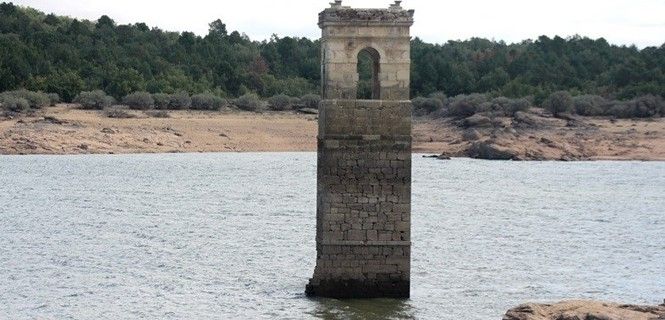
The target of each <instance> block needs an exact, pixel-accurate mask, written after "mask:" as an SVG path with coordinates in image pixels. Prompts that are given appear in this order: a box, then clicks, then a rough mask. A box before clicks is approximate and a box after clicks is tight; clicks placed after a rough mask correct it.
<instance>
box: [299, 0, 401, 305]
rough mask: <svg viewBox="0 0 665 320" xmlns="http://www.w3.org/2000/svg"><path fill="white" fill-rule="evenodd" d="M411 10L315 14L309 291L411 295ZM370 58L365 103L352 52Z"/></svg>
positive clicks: (337, 9)
mask: <svg viewBox="0 0 665 320" xmlns="http://www.w3.org/2000/svg"><path fill="white" fill-rule="evenodd" d="M413 15H414V11H413V10H404V9H403V8H402V6H401V1H395V3H394V4H392V5H390V6H389V7H388V8H385V9H355V8H351V7H347V6H343V5H342V1H341V0H336V1H335V2H333V3H331V6H330V8H327V9H325V10H324V11H323V12H321V13H320V14H319V27H320V28H321V29H322V38H321V57H322V63H321V72H322V74H321V78H322V80H321V81H322V83H321V87H322V95H323V101H322V102H321V105H320V106H319V136H318V166H317V167H318V169H317V214H316V219H317V227H316V251H317V258H316V268H315V270H314V276H313V277H312V278H311V279H310V282H309V284H308V285H307V287H306V293H307V295H309V296H321V297H330V298H379V297H391V298H408V297H409V294H410V269H411V101H410V100H409V95H410V88H409V85H410V83H409V82H410V64H411V60H410V54H411V52H410V51H411V46H410V45H411V42H410V41H411V37H410V28H411V26H412V25H413ZM361 54H364V55H366V56H369V57H370V59H371V67H372V79H371V85H370V88H371V90H372V94H371V97H372V99H371V100H359V99H357V97H358V85H359V75H358V57H359V55H361Z"/></svg>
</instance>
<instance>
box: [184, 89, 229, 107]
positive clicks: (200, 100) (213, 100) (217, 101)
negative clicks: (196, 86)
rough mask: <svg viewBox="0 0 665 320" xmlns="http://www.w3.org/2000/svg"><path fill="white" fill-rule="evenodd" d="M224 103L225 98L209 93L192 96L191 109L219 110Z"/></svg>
mask: <svg viewBox="0 0 665 320" xmlns="http://www.w3.org/2000/svg"><path fill="white" fill-rule="evenodd" d="M225 105H226V100H224V99H222V98H220V97H218V96H215V95H213V94H210V93H203V94H197V95H194V96H192V109H195V110H219V109H221V108H222V107H223V106H225Z"/></svg>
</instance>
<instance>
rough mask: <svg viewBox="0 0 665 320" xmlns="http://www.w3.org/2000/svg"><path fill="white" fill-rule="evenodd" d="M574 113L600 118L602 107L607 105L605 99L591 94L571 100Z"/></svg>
mask: <svg viewBox="0 0 665 320" xmlns="http://www.w3.org/2000/svg"><path fill="white" fill-rule="evenodd" d="M573 104H574V105H575V108H574V111H575V113H576V114H579V115H581V116H600V115H602V114H603V108H602V106H603V105H605V104H607V101H606V100H605V98H603V97H601V96H597V95H593V94H585V95H581V96H577V97H574V98H573Z"/></svg>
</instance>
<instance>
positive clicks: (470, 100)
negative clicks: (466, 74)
mask: <svg viewBox="0 0 665 320" xmlns="http://www.w3.org/2000/svg"><path fill="white" fill-rule="evenodd" d="M486 102H487V96H486V95H484V94H480V93H472V94H469V95H464V94H461V95H458V96H456V97H455V98H453V99H452V102H451V103H450V108H449V110H448V115H450V116H453V117H459V118H466V117H470V116H472V115H474V114H475V113H476V112H478V111H479V110H480V109H481V105H482V104H483V103H486Z"/></svg>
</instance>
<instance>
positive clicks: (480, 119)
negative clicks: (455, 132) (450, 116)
mask: <svg viewBox="0 0 665 320" xmlns="http://www.w3.org/2000/svg"><path fill="white" fill-rule="evenodd" d="M461 126H462V127H463V128H472V127H491V126H492V119H490V118H489V117H487V116H484V115H482V114H480V113H476V114H474V115H472V116H470V117H468V118H466V119H464V120H462V122H461Z"/></svg>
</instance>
